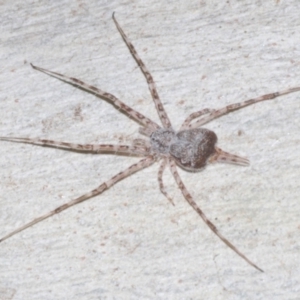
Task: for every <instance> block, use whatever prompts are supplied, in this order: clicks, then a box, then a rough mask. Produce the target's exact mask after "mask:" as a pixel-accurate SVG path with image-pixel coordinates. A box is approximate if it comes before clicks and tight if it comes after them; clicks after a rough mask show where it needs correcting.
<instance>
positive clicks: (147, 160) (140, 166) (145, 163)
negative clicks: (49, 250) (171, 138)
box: [0, 156, 155, 242]
mask: <svg viewBox="0 0 300 300" xmlns="http://www.w3.org/2000/svg"><path fill="white" fill-rule="evenodd" d="M154 162H155V158H153V157H152V156H148V157H146V158H144V159H142V160H140V161H139V162H137V163H135V164H133V165H131V166H130V167H129V168H127V169H125V170H124V171H122V172H120V173H118V174H117V175H115V176H113V177H112V178H111V179H109V180H108V181H106V182H104V183H102V184H101V185H99V186H98V187H97V188H95V189H94V190H92V191H90V192H89V193H86V194H84V195H82V196H80V197H78V198H76V199H73V200H71V201H69V202H68V203H65V204H63V205H61V206H59V207H57V208H55V209H54V210H52V211H50V212H48V213H46V214H44V215H42V216H40V217H38V218H36V219H34V220H32V221H31V222H29V223H27V224H25V225H24V226H21V227H19V228H17V229H16V230H14V231H12V232H11V233H9V234H7V235H6V236H4V237H3V238H1V239H0V242H3V241H4V240H6V239H8V238H10V237H11V236H13V235H15V234H17V233H19V232H21V231H23V230H25V229H26V228H28V227H31V226H33V225H35V224H37V223H39V222H41V221H43V220H45V219H47V218H49V217H52V216H53V215H55V214H58V213H60V212H62V211H63V210H66V209H68V208H70V207H71V206H73V205H76V204H78V203H81V202H83V201H85V200H87V199H90V198H92V197H95V196H97V195H100V194H101V193H103V192H104V191H105V190H107V189H109V188H110V187H111V186H113V185H115V184H116V183H117V182H118V181H120V180H122V179H124V178H126V177H128V176H129V175H131V174H133V173H135V172H138V171H140V170H142V169H145V168H147V167H149V166H150V165H152V164H153V163H154Z"/></svg>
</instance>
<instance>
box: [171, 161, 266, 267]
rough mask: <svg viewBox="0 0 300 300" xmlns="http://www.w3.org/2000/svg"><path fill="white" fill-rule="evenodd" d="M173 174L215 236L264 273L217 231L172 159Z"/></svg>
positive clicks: (188, 200)
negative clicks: (187, 186) (192, 194)
mask: <svg viewBox="0 0 300 300" xmlns="http://www.w3.org/2000/svg"><path fill="white" fill-rule="evenodd" d="M169 164H170V168H171V172H172V174H173V177H174V179H175V181H176V183H177V185H178V187H179V189H180V190H181V192H182V194H183V196H184V198H185V199H186V200H187V202H188V203H189V204H190V205H191V206H192V208H193V209H194V210H195V211H196V212H197V213H198V214H199V216H200V217H201V218H202V220H203V221H204V222H205V223H206V225H207V226H208V227H209V228H210V229H211V230H212V231H213V233H214V234H216V235H217V236H218V237H219V238H220V239H221V240H222V241H223V242H224V243H225V244H226V245H227V246H228V247H229V248H231V249H232V250H233V251H234V252H235V253H236V254H238V255H239V256H240V257H242V258H243V259H244V260H245V261H246V262H247V263H249V264H250V265H251V266H253V267H254V268H256V269H257V270H259V271H261V272H263V270H262V269H260V268H259V267H258V266H257V265H255V264H254V263H253V262H252V261H250V260H249V259H248V258H247V257H246V256H245V255H244V254H243V253H242V252H240V251H239V250H238V249H237V248H236V247H235V246H234V245H232V244H231V243H230V242H229V241H228V240H227V239H226V238H225V237H224V236H223V235H222V234H221V233H220V232H219V231H218V229H217V227H216V226H215V225H214V224H213V223H212V222H211V221H210V220H209V219H208V218H207V217H206V215H205V214H204V212H203V211H202V210H201V209H200V208H199V207H198V205H197V204H196V202H195V201H194V199H193V198H192V196H191V194H190V193H189V192H188V190H187V188H186V187H185V185H184V183H183V182H182V180H181V178H180V176H179V174H178V172H177V170H176V165H175V162H174V161H173V160H172V159H170V160H169Z"/></svg>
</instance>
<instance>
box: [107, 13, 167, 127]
mask: <svg viewBox="0 0 300 300" xmlns="http://www.w3.org/2000/svg"><path fill="white" fill-rule="evenodd" d="M112 18H113V20H114V22H115V24H116V27H117V29H118V30H119V32H120V34H121V36H122V38H123V40H124V42H125V44H126V45H127V47H128V49H129V51H130V53H131V55H132V57H133V58H134V60H135V61H136V62H137V64H138V66H139V67H140V69H141V71H142V73H143V74H144V76H145V78H146V80H147V83H148V86H149V90H150V93H151V95H152V99H153V101H154V104H155V107H156V110H157V113H158V115H159V118H160V120H161V123H162V124H163V126H164V127H165V128H172V125H171V121H170V119H169V117H168V115H167V113H166V111H165V109H164V106H163V104H162V102H161V101H160V99H159V96H158V93H157V89H156V86H155V83H154V80H153V77H152V75H151V74H150V72H149V71H148V69H147V68H146V66H145V64H144V63H143V61H142V60H141V58H140V57H139V55H138V54H137V52H136V50H135V48H134V46H133V45H132V43H131V42H130V40H129V39H128V37H127V36H126V34H125V33H124V31H123V29H122V28H121V27H120V25H119V23H118V22H117V20H116V18H115V16H114V13H113V15H112Z"/></svg>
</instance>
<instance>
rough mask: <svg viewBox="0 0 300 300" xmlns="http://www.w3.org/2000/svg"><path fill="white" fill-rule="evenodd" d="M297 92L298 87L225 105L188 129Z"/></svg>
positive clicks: (190, 125)
mask: <svg viewBox="0 0 300 300" xmlns="http://www.w3.org/2000/svg"><path fill="white" fill-rule="evenodd" d="M298 91H300V87H296V88H290V89H287V90H284V91H280V92H276V93H271V94H266V95H263V96H260V97H257V98H254V99H249V100H247V101H243V102H238V103H234V104H230V105H227V106H225V107H223V108H221V109H217V110H214V111H213V112H211V113H210V114H209V115H207V116H205V117H203V118H201V119H199V120H197V121H196V122H195V123H192V124H189V126H188V128H189V129H191V128H196V127H199V126H201V125H203V124H205V123H208V122H209V121H211V120H213V119H215V118H218V117H220V116H222V115H225V114H227V113H229V112H231V111H234V110H237V109H240V108H243V107H245V106H248V105H251V104H254V103H257V102H261V101H265V100H271V99H274V98H277V97H280V96H283V95H286V94H290V93H294V92H298Z"/></svg>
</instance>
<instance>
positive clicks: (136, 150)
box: [0, 137, 149, 156]
mask: <svg viewBox="0 0 300 300" xmlns="http://www.w3.org/2000/svg"><path fill="white" fill-rule="evenodd" d="M0 141H8V142H14V143H24V144H32V145H37V146H48V147H53V148H58V149H66V150H73V151H78V152H88V153H100V152H107V153H109V152H113V153H116V154H117V153H121V154H131V155H132V154H134V155H138V156H145V155H147V154H149V153H148V151H146V148H145V147H141V146H138V145H137V146H135V145H132V146H128V145H112V144H74V143H66V142H58V141H52V140H45V139H39V138H35V139H30V138H21V137H0Z"/></svg>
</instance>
